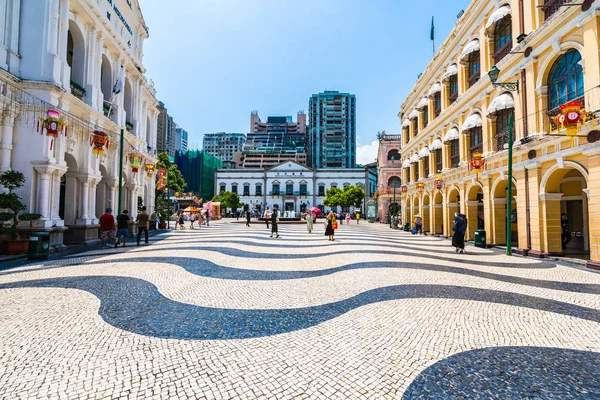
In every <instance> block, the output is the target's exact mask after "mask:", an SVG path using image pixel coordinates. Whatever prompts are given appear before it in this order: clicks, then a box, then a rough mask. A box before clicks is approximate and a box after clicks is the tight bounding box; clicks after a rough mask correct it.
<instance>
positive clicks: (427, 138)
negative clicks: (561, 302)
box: [390, 0, 600, 266]
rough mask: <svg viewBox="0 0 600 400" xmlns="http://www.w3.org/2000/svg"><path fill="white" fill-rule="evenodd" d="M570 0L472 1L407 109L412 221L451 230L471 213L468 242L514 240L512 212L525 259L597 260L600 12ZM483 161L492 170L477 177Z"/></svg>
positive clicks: (405, 160) (406, 202)
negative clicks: (481, 236)
mask: <svg viewBox="0 0 600 400" xmlns="http://www.w3.org/2000/svg"><path fill="white" fill-rule="evenodd" d="M569 3H572V2H569V1H544V0H536V1H526V2H522V1H517V0H513V1H482V0H475V1H473V2H472V3H471V5H470V6H469V8H468V9H467V10H466V12H465V13H464V15H463V16H462V17H461V18H460V19H459V20H458V21H457V23H456V25H455V27H454V29H453V31H452V32H451V33H450V35H449V37H448V38H447V39H446V41H445V42H444V43H443V45H442V46H441V48H440V49H439V51H438V52H437V54H436V55H435V56H434V58H433V60H432V61H431V62H430V64H429V65H428V66H427V69H426V70H425V72H424V73H423V75H422V76H421V78H420V79H419V80H418V82H417V84H416V85H415V87H414V89H413V90H412V91H411V93H410V94H409V95H408V97H407V98H406V100H405V101H404V103H403V104H402V106H401V111H400V113H399V116H400V118H401V124H402V148H401V153H402V164H401V167H402V169H403V171H402V177H401V178H402V182H403V183H405V184H406V185H407V194H406V196H405V197H404V198H403V200H402V205H403V210H404V211H405V212H404V217H405V218H407V219H409V220H411V221H412V219H413V218H414V215H415V214H416V213H419V214H421V215H422V216H423V219H424V230H425V231H429V232H431V233H437V234H443V235H451V234H452V232H451V225H452V220H453V217H454V214H455V212H460V213H464V214H465V215H466V216H467V218H468V220H469V229H468V232H467V238H468V239H473V237H474V233H475V230H476V229H478V228H482V229H485V231H486V232H487V241H488V243H492V244H498V245H505V244H506V238H507V234H506V233H507V224H508V221H507V219H508V218H507V217H508V215H507V213H510V222H511V223H510V226H509V227H508V229H510V230H511V232H512V238H513V240H514V242H513V243H512V244H513V245H514V246H515V247H517V248H518V249H519V251H520V252H522V253H525V254H529V255H532V256H540V257H543V256H547V255H569V256H573V257H581V258H590V261H589V262H588V265H590V266H599V265H600V184H599V182H600V145H599V144H598V139H599V138H600V133H599V131H598V130H597V126H598V122H599V121H598V110H599V109H600V62H599V61H600V60H599V57H600V55H599V52H598V48H599V45H600V43H599V42H598V33H599V32H598V28H599V24H600V15H599V14H600V12H599V8H600V5H599V4H597V3H589V2H585V4H583V5H582V4H569ZM494 66H496V68H493V67H494ZM488 71H496V72H499V75H498V78H497V82H496V83H501V85H492V82H491V80H490V79H489V78H488V76H487V73H488ZM517 82H518V85H517V84H515V83H517ZM506 83H513V84H512V85H508V84H506ZM571 102H575V103H571ZM569 103H571V104H569ZM567 104H569V106H570V107H571V110H570V111H569V110H567V109H566V108H565V106H566V105H567ZM581 106H583V107H585V110H581V109H580V107H581ZM561 115H562V117H561ZM573 116H578V117H579V118H580V119H579V120H578V121H577V120H576V119H573ZM509 130H512V131H513V132H514V139H515V142H514V146H513V148H514V153H513V157H512V164H513V168H514V175H513V182H512V187H513V190H512V193H513V200H514V201H513V202H512V204H513V206H512V209H511V210H507V192H508V191H507V184H508V182H507V171H508V157H507V148H508V146H509V143H508V138H509ZM572 135H574V136H572ZM393 150H394V149H392V150H390V151H393ZM480 156H482V157H483V159H484V160H485V166H484V168H483V169H482V170H479V171H478V173H477V172H476V171H470V169H471V168H470V166H471V167H472V166H474V165H475V164H473V162H474V161H475V162H478V161H477V158H478V157H480ZM437 172H439V173H441V179H438V178H437V177H436V173H437ZM436 179H438V180H441V182H440V183H441V185H440V186H441V187H440V189H439V190H438V189H437V188H435V187H434V185H435V180H436ZM562 214H565V216H566V221H565V220H563V221H561V215H562ZM505 221H506V222H505ZM565 227H568V233H567V232H563V228H565ZM567 237H570V238H571V240H570V242H569V243H567V244H566V246H564V244H565V242H566V241H567V240H566V238H567Z"/></svg>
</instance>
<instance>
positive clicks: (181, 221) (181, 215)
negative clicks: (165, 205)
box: [177, 210, 185, 230]
mask: <svg viewBox="0 0 600 400" xmlns="http://www.w3.org/2000/svg"><path fill="white" fill-rule="evenodd" d="M177 216H178V218H179V229H181V230H184V229H185V213H184V212H183V211H181V210H179V211H177Z"/></svg>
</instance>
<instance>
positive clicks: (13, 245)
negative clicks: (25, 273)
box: [2, 239, 29, 255]
mask: <svg viewBox="0 0 600 400" xmlns="http://www.w3.org/2000/svg"><path fill="white" fill-rule="evenodd" d="M28 248H29V240H27V239H20V240H3V241H2V253H4V254H8V255H14V254H25V253H27V249H28Z"/></svg>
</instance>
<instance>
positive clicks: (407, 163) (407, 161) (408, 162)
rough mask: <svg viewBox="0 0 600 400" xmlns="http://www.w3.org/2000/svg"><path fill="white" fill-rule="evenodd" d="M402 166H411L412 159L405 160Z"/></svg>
mask: <svg viewBox="0 0 600 400" xmlns="http://www.w3.org/2000/svg"><path fill="white" fill-rule="evenodd" d="M402 168H410V161H409V160H404V162H403V163H402Z"/></svg>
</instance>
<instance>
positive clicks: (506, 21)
mask: <svg viewBox="0 0 600 400" xmlns="http://www.w3.org/2000/svg"><path fill="white" fill-rule="evenodd" d="M511 50H512V17H511V16H510V14H508V15H506V16H505V17H504V18H502V19H501V20H500V21H498V22H496V26H495V27H494V61H495V62H496V64H498V63H499V62H500V60H502V59H503V58H504V57H506V55H507V54H508V53H510V51H511Z"/></svg>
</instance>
